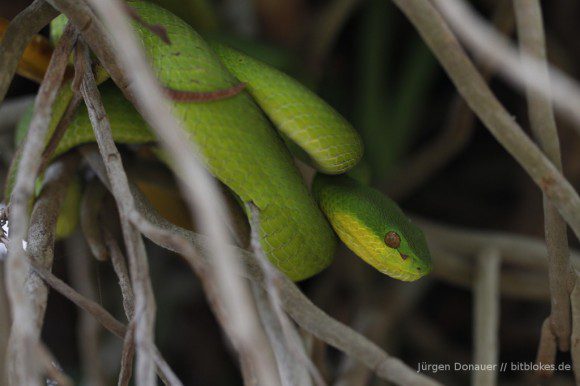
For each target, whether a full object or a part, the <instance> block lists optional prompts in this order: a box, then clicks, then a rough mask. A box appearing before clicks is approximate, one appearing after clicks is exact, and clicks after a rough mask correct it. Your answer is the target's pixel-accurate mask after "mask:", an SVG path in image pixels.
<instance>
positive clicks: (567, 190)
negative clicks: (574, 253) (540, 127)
mask: <svg viewBox="0 0 580 386" xmlns="http://www.w3.org/2000/svg"><path fill="white" fill-rule="evenodd" d="M393 1H394V2H395V4H397V6H398V7H399V8H400V9H401V10H402V11H403V13H405V15H406V16H407V17H408V18H409V20H410V21H411V22H412V23H413V24H414V26H415V28H417V30H418V31H419V33H420V34H421V36H422V37H423V40H424V41H425V43H426V44H427V45H428V46H429V47H430V48H431V50H432V51H433V53H434V54H435V56H436V57H437V58H438V59H439V62H440V63H441V65H442V66H443V68H444V69H445V70H446V72H447V74H448V75H449V77H450V78H451V80H452V81H453V83H454V84H455V87H456V88H457V90H458V91H459V93H460V94H461V95H462V96H463V98H465V100H466V101H467V103H468V104H469V106H470V107H471V108H472V109H473V111H474V112H475V113H476V114H477V116H478V117H479V118H480V119H481V121H482V122H483V123H484V124H485V126H486V127H487V128H488V129H489V131H490V132H491V133H492V134H493V136H494V137H495V138H496V139H497V140H498V141H499V142H500V143H501V144H502V145H503V146H504V148H505V149H506V150H507V151H508V152H509V153H510V154H511V155H512V156H513V157H514V158H515V159H516V160H517V161H518V163H519V164H520V165H521V166H522V167H523V168H524V169H525V170H526V172H527V173H528V174H529V175H530V177H531V178H532V179H533V180H534V182H535V183H536V184H537V185H538V186H539V187H540V188H541V189H542V191H543V192H544V193H545V194H546V196H547V197H548V198H549V199H550V201H551V202H552V204H554V206H556V207H557V208H558V211H559V212H560V214H561V215H562V216H563V217H564V218H565V219H566V221H567V222H568V224H570V226H571V228H572V229H573V230H574V233H575V234H576V236H577V237H579V238H580V215H579V213H580V197H578V194H577V193H576V191H575V190H574V188H573V187H572V185H570V183H569V182H568V181H567V180H566V179H565V178H564V177H563V176H562V174H561V173H560V172H559V170H558V169H557V168H556V167H555V166H554V165H553V164H552V163H551V162H550V161H549V160H548V159H547V158H546V157H545V156H544V154H543V153H542V152H541V150H540V149H539V148H538V147H537V146H536V145H535V144H534V143H533V142H532V141H531V140H530V139H529V138H528V137H527V136H526V134H525V133H524V132H523V130H522V128H521V127H520V126H519V125H518V124H517V123H516V122H515V121H514V119H513V118H512V116H511V115H510V114H509V113H508V112H507V111H506V109H505V108H504V107H503V106H502V105H501V103H500V102H499V101H498V100H497V98H496V97H495V96H494V94H493V93H492V92H491V90H490V89H489V86H488V85H487V84H486V83H485V81H484V80H483V78H482V76H481V75H480V73H479V72H478V71H477V69H476V68H475V66H474V65H473V63H472V62H471V60H470V59H469V58H468V57H467V55H466V54H465V52H464V51H463V49H462V48H461V46H460V45H459V42H458V41H457V39H456V38H455V36H454V35H453V33H452V32H451V30H450V29H449V28H448V27H447V25H446V23H445V21H444V20H443V18H442V17H441V15H440V14H439V13H438V12H437V10H436V9H435V8H434V7H433V5H432V4H431V3H430V2H428V1H425V0H393ZM438 3H440V4H446V3H449V4H451V3H452V1H449V2H445V1H443V2H442V1H438ZM519 68H520V67H519V66H518V69H519Z"/></svg>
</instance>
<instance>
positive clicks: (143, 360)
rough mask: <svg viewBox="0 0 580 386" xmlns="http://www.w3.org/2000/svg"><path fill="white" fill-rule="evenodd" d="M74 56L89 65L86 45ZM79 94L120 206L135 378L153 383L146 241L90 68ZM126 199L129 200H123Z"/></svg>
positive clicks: (152, 318) (152, 315)
mask: <svg viewBox="0 0 580 386" xmlns="http://www.w3.org/2000/svg"><path fill="white" fill-rule="evenodd" d="M77 60H81V61H84V62H85V65H84V66H83V67H84V68H86V69H90V68H91V66H90V65H89V64H88V60H89V59H88V50H86V49H85V50H84V51H83V52H81V53H80V55H78V56H77ZM81 94H82V95H83V98H84V100H85V103H86V105H87V110H88V113H89V119H90V120H91V124H92V125H93V130H94V132H95V137H96V139H97V143H98V145H99V149H100V151H101V154H102V156H103V159H104V160H106V162H105V166H106V168H107V175H108V177H109V180H110V181H111V188H112V192H113V196H114V197H115V200H116V202H117V206H118V207H119V213H120V217H121V228H122V230H123V236H124V240H125V247H126V248H127V254H128V256H129V265H130V271H131V283H132V287H133V290H134V291H135V315H134V320H135V345H136V348H137V372H136V381H137V384H138V385H147V386H153V385H154V384H155V373H154V370H155V368H154V366H153V353H152V348H153V342H154V339H153V334H154V328H155V298H154V296H153V289H152V286H151V280H150V277H149V266H148V263H147V258H146V252H145V245H144V244H143V239H142V238H141V236H140V235H139V233H138V232H137V230H136V229H135V228H134V226H133V225H132V224H130V222H129V213H130V208H131V194H130V192H129V191H128V184H127V180H126V178H127V176H126V175H125V172H124V170H123V165H122V163H121V155H120V154H119V151H118V150H117V148H116V147H115V144H114V141H113V137H112V134H111V127H110V125H109V121H108V119H107V116H106V113H105V110H104V107H103V104H102V101H101V98H100V95H99V91H98V89H97V84H96V82H95V78H94V75H93V73H92V71H90V70H87V71H85V73H84V77H83V81H82V85H81ZM127 199H128V200H129V202H126V200H127Z"/></svg>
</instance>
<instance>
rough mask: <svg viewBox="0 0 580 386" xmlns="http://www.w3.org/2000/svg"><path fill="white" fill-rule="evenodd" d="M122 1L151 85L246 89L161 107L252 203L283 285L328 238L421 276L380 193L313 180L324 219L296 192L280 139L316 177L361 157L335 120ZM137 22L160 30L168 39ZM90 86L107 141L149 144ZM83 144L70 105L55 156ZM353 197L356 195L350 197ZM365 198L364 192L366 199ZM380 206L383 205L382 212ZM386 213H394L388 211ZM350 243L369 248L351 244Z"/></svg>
mask: <svg viewBox="0 0 580 386" xmlns="http://www.w3.org/2000/svg"><path fill="white" fill-rule="evenodd" d="M128 4H129V6H131V7H132V8H133V9H134V10H135V11H136V12H137V13H138V14H139V16H140V18H141V19H142V21H143V22H141V23H139V22H134V28H135V31H136V33H137V34H138V36H139V38H140V39H141V42H142V44H143V47H144V49H145V52H146V54H147V57H148V58H149V61H150V64H151V66H152V68H153V69H154V71H155V75H156V77H157V78H158V80H159V82H160V83H161V85H162V86H164V87H166V88H168V89H171V90H176V91H187V92H213V91H215V90H222V89H228V88H232V87H235V86H236V85H238V84H239V83H240V82H244V83H245V84H246V89H245V90H244V91H242V92H240V93H239V94H237V95H235V96H233V97H230V98H227V99H220V100H212V101H204V102H179V101H173V102H172V108H173V112H174V114H175V116H176V117H177V118H178V119H179V120H181V122H182V126H183V128H184V130H185V131H186V133H187V134H188V136H189V137H190V139H191V140H192V141H195V143H196V144H197V147H198V148H199V149H200V151H201V153H202V154H201V156H202V158H203V160H204V162H205V164H206V165H207V168H208V170H209V171H210V172H211V173H212V174H213V175H214V176H215V177H216V178H218V179H219V180H220V181H221V182H223V183H224V184H225V185H227V186H228V187H229V188H230V189H231V190H232V191H233V192H234V193H235V194H236V195H237V196H238V197H239V198H240V200H241V201H242V202H250V201H251V202H253V203H254V204H255V205H256V206H257V207H258V209H259V213H260V230H259V233H260V238H261V243H262V246H263V248H264V251H265V253H266V255H267V256H268V257H269V258H270V260H271V261H272V262H273V263H274V264H275V265H276V266H277V267H278V268H279V269H280V270H281V271H282V272H284V273H285V274H286V275H288V276H289V277H290V278H291V279H293V280H302V279H305V278H308V277H310V276H312V275H314V274H316V273H318V272H320V271H321V270H322V269H324V268H325V267H326V266H328V265H329V264H330V262H331V260H332V256H333V253H334V250H335V246H336V239H337V238H336V234H335V232H334V230H337V232H338V234H339V236H340V237H341V239H342V240H343V241H345V243H346V244H347V246H349V247H350V248H351V249H353V250H354V251H355V252H356V253H358V254H359V255H360V252H364V253H366V252H369V251H370V254H368V253H367V254H366V256H364V255H363V256H361V257H362V258H364V259H365V260H367V261H368V262H369V263H371V264H372V265H373V266H375V267H376V268H378V269H379V270H381V271H383V272H385V273H387V274H389V275H391V276H393V277H396V278H399V279H402V280H414V279H417V278H419V277H421V276H423V275H424V274H426V273H428V271H429V270H430V258H429V254H428V250H427V247H426V244H425V241H424V237H423V235H422V233H421V232H420V230H418V229H417V228H415V227H414V226H413V225H412V224H410V222H409V220H408V219H407V218H406V217H405V216H404V215H403V214H402V212H400V209H399V208H398V207H397V206H396V204H394V203H392V201H390V200H389V199H388V198H386V197H385V198H384V199H376V197H378V196H376V195H380V193H378V192H375V191H372V190H371V189H370V188H368V187H366V186H364V185H362V184H358V183H355V182H352V183H351V182H346V181H349V178H348V177H344V176H340V177H320V178H317V179H316V181H315V187H317V192H318V193H317V194H316V196H317V197H318V199H319V200H326V204H325V203H323V202H321V203H320V207H321V208H323V209H328V210H333V213H330V214H329V213H326V216H325V215H324V214H323V213H322V212H321V210H320V209H319V205H318V204H317V202H315V200H314V198H313V196H312V195H311V194H310V192H309V191H308V189H307V187H306V185H305V184H304V182H303V180H302V178H301V176H300V174H299V172H298V170H297V169H296V167H295V165H294V162H293V158H292V155H291V154H290V152H289V150H288V148H287V146H286V144H285V140H288V141H292V142H294V143H296V144H297V145H299V146H300V147H301V148H302V149H304V150H305V151H306V153H307V154H308V156H309V159H310V163H311V164H312V165H313V166H315V167H316V168H317V169H318V170H319V171H320V172H322V173H325V174H341V173H345V172H346V171H348V170H349V169H350V168H351V167H353V166H354V165H355V164H356V163H357V162H358V161H359V160H360V159H361V157H362V153H363V150H362V142H361V140H360V138H359V136H358V134H357V133H356V131H355V130H354V129H353V128H352V127H351V125H350V124H349V123H348V122H347V121H346V120H345V119H344V118H343V117H342V116H341V115H340V114H338V113H337V112H336V111H335V110H334V109H332V108H331V107H330V106H328V105H327V104H326V103H325V102H324V101H323V100H322V99H320V98H319V97H318V96H316V95H315V94H314V93H312V92H310V91H309V90H308V89H306V88H305V87H304V86H302V85H301V84H299V83H298V82H296V81H295V80H294V79H292V78H290V77H288V76H287V75H285V74H283V73H281V72H279V71H277V70H275V69H273V68H271V67H269V66H267V65H265V64H263V63H261V62H259V61H257V60H254V59H252V58H249V57H248V56H246V55H244V54H242V53H240V52H237V51H235V50H232V49H230V48H228V47H225V46H223V45H219V44H211V45H210V44H208V43H206V42H205V41H204V40H203V39H202V37H201V36H200V35H199V34H198V33H197V32H195V31H194V30H193V29H191V27H189V26H188V25H187V24H186V23H185V22H183V21H182V20H180V19H179V18H178V17H176V16H175V15H173V14H171V13H169V12H168V11H166V10H164V9H162V8H160V7H157V6H155V5H152V4H150V3H147V2H141V1H136V2H129V3H128ZM147 24H149V25H153V24H157V25H160V26H162V27H163V28H164V29H165V31H166V32H167V36H168V37H169V41H170V43H169V44H168V43H167V42H165V41H164V40H163V39H162V38H161V37H160V36H159V35H157V34H155V33H153V32H152V31H151V30H150V29H148V28H147V27H146V26H147ZM58 25H61V26H62V25H63V22H62V20H61V21H60V23H59V22H58V21H57V23H56V25H55V30H56V31H58ZM100 90H101V93H102V97H103V101H104V104H105V109H106V111H107V114H108V116H109V119H110V121H111V127H112V130H113V136H114V138H115V140H116V141H117V142H120V143H145V142H154V141H155V138H154V136H153V135H152V134H151V132H150V131H149V130H148V129H147V126H146V124H145V122H144V121H143V120H142V118H141V117H140V116H139V114H138V113H137V112H136V111H135V110H134V108H133V107H132V106H131V104H130V103H129V102H128V101H127V100H125V99H124V98H123V96H122V94H121V92H120V91H119V90H118V89H117V88H116V87H115V86H114V85H113V84H112V82H110V81H108V82H106V83H105V84H103V85H101V87H100ZM62 94H63V95H69V94H70V92H67V91H66V90H65V91H63V92H62ZM62 99H66V97H65V96H63V97H62ZM61 110H62V109H61ZM55 115H58V114H55ZM24 125H25V124H24ZM93 141H94V134H93V132H92V129H91V125H90V122H89V120H88V117H87V113H86V110H85V109H79V111H78V113H77V114H76V116H75V118H74V120H73V122H72V123H71V125H70V127H69V128H68V130H67V132H66V134H65V135H64V137H63V138H62V140H61V142H60V144H59V146H58V148H57V151H56V156H58V155H59V154H62V153H64V152H66V151H68V150H70V149H71V148H73V147H75V146H77V145H79V144H82V143H87V142H93ZM181 177H182V178H187V176H181ZM334 182H336V184H334ZM333 184H334V185H333ZM345 184H346V185H345ZM347 185H348V187H349V189H350V193H351V194H350V195H347V196H341V193H340V189H341V188H340V187H341V186H343V187H344V186H347ZM333 186H335V188H332V187H333ZM354 192H359V193H360V195H357V194H358V193H357V194H355V195H354V196H353V194H352V193H354ZM369 192H374V193H372V194H371V195H370V196H369V195H368V194H367V193H369ZM341 197H343V198H341ZM353 197H354V198H353ZM366 197H373V199H371V200H368V203H369V205H366V204H365V205H360V203H361V202H362V201H361V202H358V204H357V202H356V201H358V200H363V201H365V200H366ZM353 200H354V201H355V202H353ZM385 202H387V203H390V205H387V207H384V204H385ZM341 203H342V205H341ZM377 205H379V206H381V205H382V206H383V207H382V208H376V207H375V206H377ZM351 209H352V210H351ZM358 209H364V210H365V211H366V212H367V213H366V214H365V216H366V217H365V216H362V217H359V218H358V220H361V221H360V222H357V221H358V220H357V219H356V218H353V219H352V220H353V221H355V223H356V224H355V223H353V224H355V225H356V226H355V227H354V228H351V229H353V230H354V231H355V232H356V234H357V235H358V236H357V237H351V236H348V235H347V234H349V233H348V231H347V232H346V233H345V230H344V228H345V227H348V226H349V225H348V223H349V221H350V216H353V215H354V216H357V210H358ZM393 210H394V211H396V215H391V214H389V213H393ZM369 211H370V212H369ZM341 213H342V217H341V220H340V221H339V223H340V225H336V223H335V222H333V223H332V226H333V227H334V230H333V228H332V227H331V225H330V224H329V222H328V221H327V218H328V219H330V220H331V221H334V220H335V219H336V218H338V217H340V216H341V215H340V214H341ZM385 213H387V214H388V215H387V217H385ZM337 216H338V217H337ZM367 220H371V221H370V222H369V223H367ZM369 224H370V225H369ZM377 224H378V225H377ZM351 225H352V224H351ZM337 226H338V228H337ZM390 230H391V231H392V230H394V231H395V232H398V233H397V235H400V237H401V239H402V240H403V242H402V243H401V246H400V247H399V246H397V247H393V246H389V245H386V244H385V242H384V237H385V234H384V233H385V232H389V231H390ZM361 232H362V233H361ZM344 235H347V236H344ZM359 236H360V237H359ZM347 239H348V240H347ZM360 241H363V242H367V241H368V242H370V243H368V244H366V246H364V247H358V246H357V245H358V243H359V242H360ZM353 243H354V244H353ZM365 251H366V252H365Z"/></svg>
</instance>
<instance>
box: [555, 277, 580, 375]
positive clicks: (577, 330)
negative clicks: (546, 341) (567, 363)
mask: <svg viewBox="0 0 580 386" xmlns="http://www.w3.org/2000/svg"><path fill="white" fill-rule="evenodd" d="M570 298H571V300H572V337H571V347H570V354H571V355H572V364H573V369H574V378H575V379H576V384H579V383H580V279H579V277H578V272H576V282H575V283H574V289H573V290H572V295H571V297H570ZM555 351H556V350H555V349H554V352H555ZM554 356H555V354H554Z"/></svg>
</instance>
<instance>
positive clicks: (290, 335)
mask: <svg viewBox="0 0 580 386" xmlns="http://www.w3.org/2000/svg"><path fill="white" fill-rule="evenodd" d="M246 207H247V211H248V213H249V214H250V215H249V217H250V229H251V246H252V250H253V251H254V255H255V256H256V259H257V261H258V263H259V264H260V269H261V270H262V272H263V273H264V283H265V285H266V293H267V295H268V299H269V303H270V305H271V308H272V312H273V316H275V317H276V318H277V324H278V325H279V326H280V331H281V332H282V333H283V338H284V340H285V343H286V344H285V346H286V348H287V350H288V351H289V354H291V355H292V356H293V358H292V359H294V360H293V361H292V362H293V363H295V364H296V365H298V364H299V365H302V366H303V368H301V366H294V368H293V369H292V370H291V371H290V373H291V375H292V376H293V377H300V376H302V377H303V376H304V375H301V373H302V372H303V370H304V369H307V370H308V372H309V373H310V374H311V375H312V379H313V380H314V382H315V384H316V385H318V386H324V385H326V382H325V381H324V379H323V378H322V375H321V374H320V372H319V371H318V369H317V368H316V366H314V363H312V361H311V360H310V358H309V357H308V356H307V355H306V352H305V350H304V345H303V343H302V342H301V341H300V340H299V339H296V335H297V334H296V331H295V329H294V326H292V322H290V320H289V319H288V317H287V316H286V314H285V313H284V311H283V310H282V304H281V300H280V292H279V289H278V284H277V283H278V282H279V281H280V280H281V276H282V273H281V272H280V271H278V270H277V269H276V268H274V266H273V265H272V263H270V261H269V260H268V258H267V257H266V254H265V252H264V249H263V248H262V245H261V243H260V236H259V229H260V211H259V209H258V207H257V206H256V205H254V203H252V202H249V203H248V204H247V205H246ZM258 291H259V290H258ZM275 353H276V352H275ZM278 359H279V360H278V363H280V359H281V358H278ZM281 375H282V374H281ZM283 381H284V379H283ZM308 383H310V379H308ZM298 384H303V382H300V383H298Z"/></svg>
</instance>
